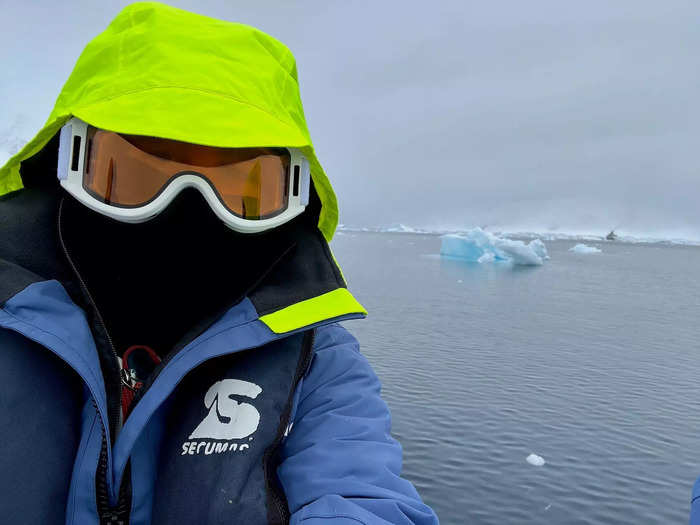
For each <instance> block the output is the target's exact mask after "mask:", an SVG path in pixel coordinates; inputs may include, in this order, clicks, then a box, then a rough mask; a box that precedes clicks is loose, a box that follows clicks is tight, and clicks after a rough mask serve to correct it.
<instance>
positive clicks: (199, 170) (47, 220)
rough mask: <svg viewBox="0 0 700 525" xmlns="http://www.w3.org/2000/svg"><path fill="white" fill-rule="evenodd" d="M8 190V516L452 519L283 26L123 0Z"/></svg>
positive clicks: (1, 377) (2, 350) (8, 173)
mask: <svg viewBox="0 0 700 525" xmlns="http://www.w3.org/2000/svg"><path fill="white" fill-rule="evenodd" d="M0 194H2V195H3V196H2V198H1V202H0V232H1V233H0V307H1V308H0V393H1V395H0V406H1V408H2V410H0V432H1V435H2V448H1V449H0V515H1V516H2V522H3V523H6V524H23V525H31V524H38V523H41V524H42V525H50V524H55V523H68V524H79V525H89V524H98V523H99V524H104V523H122V524H126V523H129V524H132V525H137V524H166V523H167V524H195V523H196V524H224V523H225V524H231V523H240V524H246V525H255V524H261V523H274V524H281V523H293V524H304V525H320V524H332V525H358V524H364V525H375V524H394V523H395V524H409V523H413V524H417V525H428V524H435V523H437V517H436V516H435V514H434V512H433V511H432V510H431V509H430V508H429V507H428V506H426V505H425V504H424V503H423V502H422V501H421V498H420V497H419V495H418V494H417V492H416V490H415V488H414V487H413V486H412V485H411V483H410V482H408V481H407V480H405V479H403V478H401V477H400V471H401V448H400V445H399V444H398V443H397V442H396V441H395V440H394V439H393V438H392V437H391V436H390V415H389V411H388V409H387V406H386V405H385V403H384V402H383V401H382V399H381V397H380V384H379V381H378V379H377V377H376V376H375V374H374V373H373V371H372V369H371V367H370V365H369V364H368V362H367V360H366V359H365V358H364V357H363V356H362V355H361V354H360V352H359V348H358V343H357V341H356V340H355V339H354V338H353V336H351V335H350V334H349V333H348V332H347V331H346V330H345V328H343V327H341V325H340V324H338V323H339V322H340V321H344V320H348V319H354V318H361V317H364V316H365V314H366V312H365V310H364V308H363V307H362V306H361V305H360V304H359V303H358V302H357V301H356V300H355V299H354V298H353V297H352V295H351V294H350V292H349V291H348V289H347V286H346V282H345V279H344V277H343V274H342V273H341V270H340V268H339V266H338V265H337V263H336V262H335V260H334V258H333V256H332V253H331V251H330V249H329V246H328V242H329V241H330V239H331V238H332V236H333V233H334V230H335V227H336V223H337V217H338V210H337V205H336V199H335V196H334V193H333V190H332V188H331V186H330V183H329V181H328V179H327V177H326V175H325V173H324V171H323V169H322V168H321V165H320V164H319V161H318V160H317V158H316V155H315V153H314V150H313V147H312V143H311V140H310V138H309V132H308V130H307V126H306V123H305V119H304V113H303V110H302V105H301V101H300V96H299V86H298V80H297V71H296V66H295V60H294V58H293V56H292V54H291V53H290V51H289V50H288V49H287V48H286V47H285V46H284V45H283V44H281V43H280V42H278V41H277V40H275V39H273V38H272V37H270V36H268V35H266V34H264V33H263V32H261V31H259V30H256V29H254V28H252V27H249V26H245V25H240V24H234V23H229V22H225V21H220V20H215V19H212V18H208V17H204V16H201V15H196V14H192V13H189V12H186V11H183V10H179V9H176V8H173V7H169V6H166V5H163V4H158V3H136V4H132V5H130V6H128V7H126V8H125V9H124V10H122V11H121V12H120V13H119V14H118V16H117V17H116V18H115V19H114V20H113V21H112V22H111V23H110V24H109V26H108V27H107V29H106V30H105V31H104V32H102V33H101V34H99V35H98V36H97V37H96V38H94V39H93V40H92V41H91V42H90V43H89V44H88V45H87V47H86V48H85V50H84V51H83V53H82V54H81V56H80V58H79V59H78V61H77V63H76V65H75V68H74V70H73V72H72V73H71V75H70V77H69V78H68V80H67V82H66V84H65V85H64V87H63V89H62V91H61V93H60V95H59V96H58V98H57V100H56V104H55V107H54V109H53V111H52V113H51V115H50V116H49V118H48V120H47V122H46V124H45V125H44V127H43V128H42V129H41V130H40V131H39V132H38V134H37V135H36V136H35V137H34V138H33V139H32V140H30V141H29V142H28V143H27V144H26V146H25V147H24V148H23V149H22V150H21V151H19V152H18V153H17V154H16V155H15V156H13V157H12V158H11V159H9V161H8V162H7V164H5V165H4V166H3V167H2V168H1V169H0ZM398 358H400V356H397V359H398Z"/></svg>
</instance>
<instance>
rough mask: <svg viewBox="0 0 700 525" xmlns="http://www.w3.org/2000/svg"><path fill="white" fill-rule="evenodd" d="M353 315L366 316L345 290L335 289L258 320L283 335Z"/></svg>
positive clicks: (360, 306)
mask: <svg viewBox="0 0 700 525" xmlns="http://www.w3.org/2000/svg"><path fill="white" fill-rule="evenodd" d="M354 313H359V314H363V315H367V310H365V309H364V307H363V306H362V305H361V304H360V303H358V302H357V300H356V299H355V298H354V297H353V296H352V294H351V293H350V292H348V291H347V289H345V288H337V289H335V290H333V291H332V292H328V293H324V294H323V295H319V296H318V297H314V298H312V299H307V300H306V301H301V302H299V303H296V304H293V305H291V306H288V307H286V308H283V309H282V310H278V311H277V312H273V313H271V314H267V315H263V316H262V317H261V318H260V320H261V321H262V322H263V323H265V324H266V325H267V326H268V328H269V329H270V330H272V331H273V332H275V333H276V334H283V333H285V332H291V331H292V330H296V329H298V328H302V327H304V326H309V325H312V324H314V323H318V322H320V321H324V320H326V319H332V318H334V317H340V316H341V315H347V314H354Z"/></svg>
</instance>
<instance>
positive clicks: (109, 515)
mask: <svg viewBox="0 0 700 525" xmlns="http://www.w3.org/2000/svg"><path fill="white" fill-rule="evenodd" d="M64 202H65V198H62V199H61V202H60V204H59V206H58V239H59V243H60V244H61V249H62V250H63V254H64V255H65V257H66V260H67V261H68V264H69V265H70V267H71V269H72V270H73V273H74V274H75V276H76V278H77V279H78V283H79V285H80V288H81V290H82V291H83V293H84V294H85V297H86V298H87V300H88V302H89V303H90V306H92V309H93V311H94V313H95V319H96V321H97V323H98V324H99V326H100V328H102V331H103V333H104V334H105V338H106V339H107V343H108V346H109V349H110V350H111V352H112V356H113V357H114V361H115V362H116V364H117V377H116V384H117V385H119V392H118V395H117V396H116V403H115V402H114V400H110V399H109V396H108V397H107V407H108V418H109V422H108V424H109V428H105V426H104V424H103V425H102V447H101V449H100V459H99V462H98V465H97V472H96V481H95V485H96V487H95V488H96V492H97V494H96V497H97V501H96V504H97V511H98V515H99V519H100V522H101V523H110V524H120V525H121V524H124V525H126V524H127V523H128V521H129V508H130V505H128V506H127V505H126V500H127V499H130V498H128V494H126V492H128V491H122V490H121V489H122V487H120V490H119V498H118V501H117V505H116V507H114V508H111V507H110V505H109V492H108V491H109V489H108V487H109V484H108V480H107V473H108V468H107V433H108V432H109V431H110V429H114V432H115V437H116V430H117V429H118V428H119V423H120V420H121V418H120V410H121V389H122V386H121V385H122V378H121V373H120V372H119V371H120V370H121V366H120V363H119V355H118V354H117V350H116V347H115V345H114V341H113V340H112V336H111V335H110V334H109V331H108V330H107V325H106V324H105V322H104V318H103V317H102V313H101V312H100V310H99V309H98V308H97V304H96V303H95V300H94V299H93V297H92V294H91V293H90V290H89V289H88V287H87V284H86V283H85V279H83V276H82V275H81V274H80V271H79V270H78V267H77V265H76V264H75V262H74V261H73V258H72V257H71V254H70V252H69V250H68V247H67V246H66V243H65V239H64V238H63V203H64ZM93 405H94V406H95V408H97V405H96V404H95V401H94V400H93ZM122 485H123V483H122ZM125 507H126V508H125Z"/></svg>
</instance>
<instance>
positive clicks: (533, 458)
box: [525, 454, 545, 467]
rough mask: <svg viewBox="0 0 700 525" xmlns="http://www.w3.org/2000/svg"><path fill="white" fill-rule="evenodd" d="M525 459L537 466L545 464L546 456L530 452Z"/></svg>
mask: <svg viewBox="0 0 700 525" xmlns="http://www.w3.org/2000/svg"><path fill="white" fill-rule="evenodd" d="M525 461H527V462H528V463H529V464H530V465H533V466H535V467H541V466H542V465H544V464H545V461H544V458H543V457H542V456H538V455H537V454H530V455H529V456H528V457H526V458H525Z"/></svg>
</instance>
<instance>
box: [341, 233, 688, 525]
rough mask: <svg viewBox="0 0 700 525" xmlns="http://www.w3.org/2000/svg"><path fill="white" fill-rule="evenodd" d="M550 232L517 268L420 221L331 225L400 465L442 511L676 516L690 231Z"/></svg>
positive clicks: (560, 520)
mask: <svg viewBox="0 0 700 525" xmlns="http://www.w3.org/2000/svg"><path fill="white" fill-rule="evenodd" d="M546 244H547V249H548V251H549V255H550V256H551V259H550V260H549V261H547V263H546V264H545V265H543V266H536V267H524V266H513V265H508V264H496V263H489V264H480V263H468V262H464V261H460V260H456V259H452V258H445V257H440V256H439V253H440V248H441V240H440V237H438V236H433V235H414V234H391V233H340V234H339V235H338V236H337V237H336V239H335V240H334V241H333V243H332V248H333V250H334V253H335V255H336V257H337V259H338V260H339V262H340V263H341V266H342V267H343V270H344V272H345V276H346V278H347V279H348V282H349V286H350V289H351V290H352V291H353V293H354V294H355V296H356V297H357V298H358V299H359V300H360V301H361V302H362V303H363V304H364V305H365V306H366V307H367V309H368V310H369V316H368V318H367V319H365V320H359V321H352V322H347V323H346V326H347V328H348V329H349V330H350V331H351V332H353V333H354V334H355V335H356V336H357V337H358V339H359V340H360V343H361V346H362V351H363V353H364V354H365V355H366V356H367V357H368V358H369V360H370V362H371V363H372V365H373V367H374V369H375V371H376V372H377V374H378V375H379V377H380V378H381V380H382V383H383V396H384V398H385V399H386V401H387V402H388V404H389V407H390V408H391V412H392V418H393V433H394V436H395V437H396V438H397V439H398V440H400V442H401V443H402V445H403V448H404V470H403V474H404V476H405V477H407V478H408V479H410V480H411V481H412V482H413V483H414V484H415V485H416V487H417V488H418V490H419V492H420V493H421V495H422V497H423V498H424V500H425V501H426V502H427V503H428V504H430V505H431V506H432V507H433V508H434V509H435V510H436V512H437V513H438V516H439V517H440V520H441V523H442V524H446V525H449V524H462V523H474V524H498V525H502V524H510V523H517V524H544V523H553V524H579V523H580V524H584V523H603V524H630V525H632V524H634V525H638V524H647V523H649V524H657V523H658V524H676V523H678V524H682V523H687V519H688V511H689V502H690V493H691V489H692V485H693V482H694V481H695V479H696V477H697V476H698V475H700V248H699V247H692V246H673V245H663V244H627V243H617V242H600V243H591V242H588V241H587V244H590V245H595V246H597V247H599V248H600V249H601V250H602V251H601V252H600V253H596V254H593V255H591V254H581V253H576V252H572V251H569V248H571V247H572V246H574V245H575V244H576V242H574V241H553V242H547V243H546ZM528 458H529V459H528ZM537 458H539V459H537ZM540 460H541V461H540Z"/></svg>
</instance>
